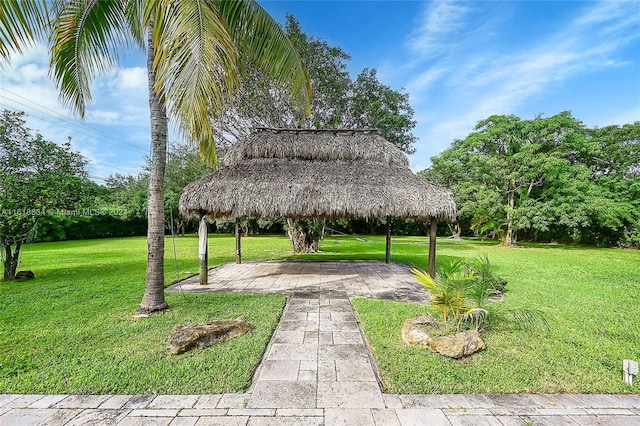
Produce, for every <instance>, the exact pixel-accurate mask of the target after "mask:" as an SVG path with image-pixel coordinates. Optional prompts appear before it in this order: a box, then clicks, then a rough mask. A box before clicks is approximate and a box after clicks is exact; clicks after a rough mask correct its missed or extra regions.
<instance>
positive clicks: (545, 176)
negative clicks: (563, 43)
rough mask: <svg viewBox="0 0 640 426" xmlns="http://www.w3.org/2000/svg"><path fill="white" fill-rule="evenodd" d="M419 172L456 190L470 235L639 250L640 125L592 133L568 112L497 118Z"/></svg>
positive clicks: (509, 241) (505, 240)
mask: <svg viewBox="0 0 640 426" xmlns="http://www.w3.org/2000/svg"><path fill="white" fill-rule="evenodd" d="M421 174H422V175H423V176H425V177H427V178H429V179H431V180H434V181H437V182H440V183H442V184H444V185H446V186H448V187H449V188H451V189H452V190H453V192H454V195H455V197H456V202H457V204H458V211H459V220H460V223H461V224H462V225H463V228H466V229H467V231H470V232H473V233H475V234H477V235H481V236H486V235H490V236H497V237H499V238H500V239H501V240H502V241H503V243H504V244H507V245H510V244H513V243H515V241H517V239H518V238H520V237H521V238H525V239H533V240H563V241H579V242H584V243H595V244H610V245H611V244H618V245H622V246H638V245H639V243H640V239H639V238H640V233H639V232H638V231H639V230H638V225H637V224H638V222H639V221H640V201H639V200H640V192H638V188H639V185H640V122H636V123H634V124H627V125H624V126H608V127H605V128H602V129H597V128H596V129H589V128H587V127H586V126H584V124H583V123H582V122H580V121H579V120H577V119H576V118H574V117H573V116H572V115H571V113H569V112H562V113H560V114H557V115H555V116H553V117H548V118H543V117H536V118H535V119H533V120H522V119H520V118H518V117H516V116H513V115H508V116H491V117H489V118H487V119H486V120H482V121H480V122H479V123H478V125H477V126H476V128H475V130H474V132H472V133H471V134H469V135H468V136H467V137H466V138H465V139H463V140H456V141H454V142H453V144H452V146H451V148H449V149H447V150H445V151H444V152H443V153H442V154H441V155H439V156H437V157H434V158H432V166H431V167H430V168H428V169H427V170H424V171H422V172H421Z"/></svg>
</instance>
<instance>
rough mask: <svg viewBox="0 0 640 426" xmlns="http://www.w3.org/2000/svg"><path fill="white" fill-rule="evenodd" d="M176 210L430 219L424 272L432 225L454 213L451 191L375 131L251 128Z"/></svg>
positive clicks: (209, 213)
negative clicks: (418, 169) (422, 173)
mask: <svg viewBox="0 0 640 426" xmlns="http://www.w3.org/2000/svg"><path fill="white" fill-rule="evenodd" d="M179 209H180V212H181V214H183V215H185V216H187V217H191V218H198V219H203V218H204V217H209V218H212V219H214V218H220V217H235V218H236V219H239V218H241V217H290V218H314V217H325V218H336V217H358V218H379V217H387V223H389V222H390V220H389V219H390V218H391V217H403V218H416V219H430V220H431V232H430V234H431V240H430V249H429V257H430V259H429V260H430V268H429V269H430V270H431V269H432V267H433V265H434V257H435V230H436V228H435V226H436V224H437V220H439V219H449V220H454V219H455V217H456V215H457V211H456V206H455V202H454V200H453V197H452V195H451V193H450V192H449V191H448V190H447V189H445V188H443V187H441V186H439V185H436V184H433V183H430V182H428V181H426V180H425V179H423V178H421V177H419V176H417V175H415V174H414V173H413V172H412V171H411V169H410V168H409V163H408V160H407V157H406V156H405V155H404V153H402V151H400V150H399V149H398V148H397V147H396V146H395V145H393V144H392V143H390V142H388V141H387V140H385V139H384V138H383V137H382V136H380V135H379V134H378V132H377V131H375V130H311V129H267V128H261V129H257V130H256V131H255V132H254V133H252V134H251V135H249V136H248V137H247V138H245V139H244V140H242V141H240V142H238V143H237V144H235V145H234V146H232V147H231V148H230V149H229V151H228V152H227V154H226V156H225V158H224V167H222V168H221V169H220V170H218V171H216V172H214V173H212V174H210V175H208V176H206V177H204V178H202V179H200V180H197V181H195V182H192V183H190V184H189V185H188V186H187V187H186V188H185V189H184V191H183V193H182V196H181V197H180V204H179ZM388 228H389V227H388ZM387 236H388V238H387V262H388V261H389V250H390V243H389V241H390V240H389V236H390V232H389V231H388V232H387ZM237 240H238V247H237V249H238V252H237V255H238V256H239V255H240V253H239V250H240V247H239V238H238V239H237ZM238 260H239V259H238ZM431 272H432V271H431Z"/></svg>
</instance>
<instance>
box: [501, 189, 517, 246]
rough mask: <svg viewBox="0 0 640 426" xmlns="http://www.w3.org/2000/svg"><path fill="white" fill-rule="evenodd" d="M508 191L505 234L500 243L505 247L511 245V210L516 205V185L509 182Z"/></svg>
mask: <svg viewBox="0 0 640 426" xmlns="http://www.w3.org/2000/svg"><path fill="white" fill-rule="evenodd" d="M509 185H510V187H509V191H508V192H507V233H506V235H505V236H504V241H503V242H502V244H503V245H505V246H512V245H513V209H514V207H515V205H516V183H515V182H513V181H511V182H510V184H509Z"/></svg>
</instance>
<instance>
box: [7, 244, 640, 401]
mask: <svg viewBox="0 0 640 426" xmlns="http://www.w3.org/2000/svg"><path fill="white" fill-rule="evenodd" d="M366 238H367V241H359V240H357V239H355V238H353V237H336V238H329V239H327V240H325V241H324V242H323V243H322V247H321V248H322V250H323V253H320V254H314V255H305V256H297V257H296V258H297V259H307V258H308V259H314V260H331V259H336V260H337V259H374V260H384V238H381V237H374V238H371V237H366ZM176 246H177V247H176V252H177V262H176V261H175V260H174V255H173V245H172V239H171V238H167V250H166V259H165V260H166V278H167V283H169V282H173V281H175V280H176V279H177V277H185V276H187V275H189V273H194V272H196V271H197V269H198V262H197V239H196V238H195V237H194V236H187V237H182V238H177V239H176ZM145 251H146V240H145V239H144V238H125V239H109V240H89V241H69V242H59V243H41V244H33V245H29V246H27V247H26V248H25V249H24V252H23V255H24V257H23V258H22V261H21V269H30V270H33V271H34V272H35V274H36V280H34V281H28V282H14V283H2V282H0V324H1V328H0V393H42V392H50V393H54V392H55V393H59V392H71V393H175V394H180V393H186V394H189V393H219V392H226V391H241V390H243V389H245V388H246V387H247V386H248V385H249V383H250V380H251V375H252V373H253V371H254V368H255V366H256V365H257V364H258V363H259V362H260V359H261V356H262V353H263V351H264V348H265V345H266V343H267V342H268V340H269V338H270V335H271V333H272V331H273V329H274V327H275V326H276V323H277V321H278V319H279V317H280V315H281V312H282V307H283V306H284V303H285V298H284V297H282V296H249V295H237V294H230V295H223V294H199V295H194V294H184V295H183V294H180V293H171V294H168V295H167V299H168V302H169V305H170V306H171V309H170V311H169V312H167V313H164V314H162V315H156V316H153V317H151V318H148V319H132V318H131V316H130V314H131V313H132V312H134V311H135V309H136V308H137V305H138V303H139V302H140V299H141V297H142V293H143V288H144V274H145V263H146V257H145ZM209 251H210V265H211V266H214V265H217V264H221V263H224V262H231V261H233V259H234V239H233V237H232V236H218V235H215V236H211V237H210V243H209ZM426 252H427V245H426V244H425V239H424V238H416V237H403V238H396V239H394V246H393V254H392V260H393V261H394V262H404V263H410V264H413V265H416V266H419V267H422V268H425V267H426V262H427V259H426ZM482 253H487V254H488V255H489V258H490V259H491V261H492V263H493V264H494V265H495V268H496V271H497V273H498V274H499V275H501V276H502V277H504V278H505V279H507V280H508V281H509V284H508V286H507V290H508V291H507V293H506V296H507V297H506V300H505V301H504V302H500V303H502V304H504V305H505V307H506V308H511V309H517V308H520V307H526V308H534V309H538V310H541V311H543V312H544V313H545V315H546V317H547V319H548V321H549V323H550V327H549V329H548V330H545V329H524V330H523V329H518V327H514V326H513V325H510V324H500V323H496V324H495V326H494V327H493V328H492V329H491V330H489V331H487V332H486V333H485V335H484V338H485V341H486V343H487V346H488V347H487V349H486V350H484V351H483V352H481V353H479V354H477V355H475V356H473V357H471V358H470V359H468V360H465V361H454V360H447V359H444V358H441V357H439V356H436V355H433V354H431V353H430V352H428V351H426V350H423V349H419V348H411V347H407V346H405V345H404V344H403V343H402V340H401V336H400V327H401V325H402V322H403V321H404V320H405V319H406V318H409V317H411V316H413V315H414V314H416V313H417V312H421V311H424V309H425V308H424V307H423V306H420V305H412V304H399V303H394V302H385V301H376V300H364V299H357V300H356V301H355V306H356V309H357V311H358V316H359V319H360V321H361V322H362V324H363V327H364V329H365V332H366V334H367V337H368V339H369V341H370V343H371V345H372V347H373V350H374V353H375V356H376V359H377V361H378V364H379V367H380V369H381V371H382V377H383V379H384V386H385V390H387V391H389V392H399V393H451V392H453V393H460V392H634V393H640V388H639V387H638V386H637V385H635V386H634V387H633V388H629V387H628V386H627V385H625V384H624V382H623V381H622V379H621V369H622V359H624V358H631V359H636V360H638V359H640V307H639V305H640V252H637V251H625V250H617V249H594V248H575V247H563V246H553V245H531V246H528V247H526V248H518V249H507V248H501V247H498V246H496V245H495V243H491V242H479V241H465V242H453V241H449V240H439V242H438V263H441V262H446V261H447V260H449V259H452V258H456V257H466V258H473V257H475V256H477V255H479V254H482ZM287 257H290V246H289V243H288V241H287V239H286V238H285V237H273V236H269V237H262V236H260V237H250V238H247V239H244V240H243V258H244V259H245V260H247V261H250V260H267V259H282V258H287ZM176 263H177V267H176ZM240 315H244V316H245V317H246V318H247V319H248V320H249V322H250V323H252V324H253V325H254V329H253V330H252V331H251V332H250V333H249V334H247V335H245V336H243V337H241V338H239V339H236V340H233V341H231V342H228V343H226V344H224V345H220V346H217V347H213V348H210V349H207V350H201V351H193V352H190V353H187V354H185V355H181V356H171V355H169V353H168V351H167V350H166V349H165V343H166V339H167V336H168V333H169V331H170V330H171V328H173V327H174V326H175V325H179V324H185V323H196V322H201V321H206V320H211V319H222V318H236V317H238V316H240Z"/></svg>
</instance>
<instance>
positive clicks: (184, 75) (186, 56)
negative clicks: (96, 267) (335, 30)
mask: <svg viewBox="0 0 640 426" xmlns="http://www.w3.org/2000/svg"><path fill="white" fill-rule="evenodd" d="M48 6H51V5H50V4H49V2H48V1H47V0H24V1H17V0H10V1H3V2H0V23H2V24H3V27H2V30H0V54H1V55H2V57H3V58H5V59H8V57H9V55H10V53H11V52H13V51H20V49H21V48H22V47H23V46H24V45H25V44H28V43H30V42H32V41H33V40H35V39H37V37H38V36H42V35H44V36H46V37H48V38H49V41H50V46H51V63H52V74H53V77H54V79H55V81H56V83H57V84H58V86H59V87H60V93H61V97H62V99H63V101H64V102H65V103H66V104H67V105H69V106H70V107H71V108H72V109H73V110H75V111H76V112H78V113H79V115H80V116H83V115H84V111H85V105H86V103H87V102H89V101H90V100H91V92H90V86H91V82H92V80H93V79H94V78H95V77H96V76H97V75H99V74H101V73H103V72H104V71H106V70H107V69H109V68H110V67H111V66H112V65H113V64H115V63H116V59H117V58H118V56H119V54H121V53H122V52H123V51H124V49H125V48H126V47H127V45H128V43H129V42H131V41H133V42H135V43H136V44H137V45H138V46H139V47H140V48H142V49H145V50H146V53H147V71H148V83H149V84H148V86H149V106H150V121H151V145H152V156H151V162H152V167H151V175H150V179H149V202H148V206H149V209H148V211H149V213H148V233H147V238H148V258H147V279H146V286H145V293H144V296H143V298H142V302H141V304H140V306H139V309H138V310H139V311H140V312H141V313H150V312H155V311H159V310H163V309H165V308H167V304H166V302H165V298H164V204H163V201H164V200H163V183H164V173H165V163H166V151H167V121H168V116H170V117H172V118H173V119H175V120H176V121H177V123H178V125H179V127H180V128H181V129H182V130H183V132H184V134H185V135H186V136H187V137H188V138H189V139H190V140H191V141H192V142H193V143H194V144H196V145H197V146H199V147H200V152H201V153H202V154H203V155H204V156H205V157H206V158H207V159H208V160H209V161H211V162H213V163H216V162H217V156H216V146H215V143H214V140H213V128H212V125H211V121H210V117H211V116H212V115H215V114H213V113H212V112H215V111H220V110H222V109H223V108H224V106H225V105H226V104H227V103H228V101H229V100H230V99H231V97H232V96H233V94H234V92H235V91H236V90H237V88H238V87H239V85H240V77H239V76H240V70H239V66H238V64H239V62H240V58H242V57H245V56H246V57H250V58H252V60H253V61H254V62H255V63H256V64H258V65H259V66H260V67H261V68H262V69H263V70H264V71H265V72H266V73H267V75H270V76H272V77H273V78H275V79H276V81H278V82H279V83H280V84H281V85H282V86H284V87H287V88H288V90H289V91H290V92H291V93H293V94H294V97H295V99H296V100H297V101H298V102H301V103H302V104H304V103H305V102H308V100H309V97H310V92H311V89H310V86H309V80H308V74H307V72H306V69H305V67H304V64H303V63H302V61H301V60H300V57H299V55H298V53H297V52H296V50H295V48H294V47H293V45H292V44H291V42H290V41H289V39H288V38H287V36H286V34H285V33H284V32H283V31H282V28H281V27H280V25H278V24H277V22H275V21H274V20H273V19H272V18H271V17H270V16H269V14H268V13H267V12H266V11H265V10H264V9H263V8H262V7H260V5H258V3H256V2H255V1H243V0H235V1H234V0H209V1H204V0H193V1H174V0H112V1H95V0H56V1H54V2H53V5H52V6H51V7H50V8H48Z"/></svg>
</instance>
